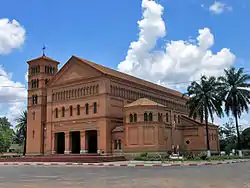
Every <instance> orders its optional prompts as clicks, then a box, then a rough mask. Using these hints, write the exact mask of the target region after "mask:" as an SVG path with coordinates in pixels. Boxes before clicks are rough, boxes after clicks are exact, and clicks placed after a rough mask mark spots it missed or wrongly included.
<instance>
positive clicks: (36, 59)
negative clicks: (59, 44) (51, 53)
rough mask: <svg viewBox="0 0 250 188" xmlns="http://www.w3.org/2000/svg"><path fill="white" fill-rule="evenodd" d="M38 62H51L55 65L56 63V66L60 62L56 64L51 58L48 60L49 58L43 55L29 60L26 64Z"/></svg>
mask: <svg viewBox="0 0 250 188" xmlns="http://www.w3.org/2000/svg"><path fill="white" fill-rule="evenodd" d="M38 60H46V61H53V62H55V63H57V64H59V63H60V62H58V61H56V60H54V59H51V58H49V57H47V56H45V55H43V56H40V57H38V58H35V59H31V60H29V61H27V63H30V62H33V61H38Z"/></svg>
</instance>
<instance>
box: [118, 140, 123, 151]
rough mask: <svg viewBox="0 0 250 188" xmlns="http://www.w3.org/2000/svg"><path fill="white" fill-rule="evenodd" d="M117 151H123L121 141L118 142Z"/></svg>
mask: <svg viewBox="0 0 250 188" xmlns="http://www.w3.org/2000/svg"><path fill="white" fill-rule="evenodd" d="M117 149H119V150H121V149H122V142H121V140H118V142H117Z"/></svg>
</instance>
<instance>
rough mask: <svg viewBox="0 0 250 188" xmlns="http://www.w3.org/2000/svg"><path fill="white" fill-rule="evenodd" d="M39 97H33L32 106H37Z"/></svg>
mask: <svg viewBox="0 0 250 188" xmlns="http://www.w3.org/2000/svg"><path fill="white" fill-rule="evenodd" d="M37 102H38V101H37V95H33V96H32V104H37Z"/></svg>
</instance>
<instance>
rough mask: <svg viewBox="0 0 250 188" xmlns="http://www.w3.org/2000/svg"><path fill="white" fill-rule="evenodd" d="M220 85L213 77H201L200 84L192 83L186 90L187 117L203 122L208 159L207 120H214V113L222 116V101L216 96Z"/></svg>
mask: <svg viewBox="0 0 250 188" xmlns="http://www.w3.org/2000/svg"><path fill="white" fill-rule="evenodd" d="M218 91H220V84H219V83H218V82H217V80H216V78H215V77H209V78H207V77H206V76H202V77H201V78H200V83H198V82H196V81H194V82H192V83H191V85H190V86H188V88H187V93H186V94H185V95H188V96H189V100H188V101H187V105H188V107H189V117H192V118H194V119H196V118H199V119H200V121H201V122H203V121H204V120H205V124H206V137H207V155H208V157H210V155H211V153H210V144H209V135H208V119H209V118H211V120H212V121H213V120H214V113H215V114H216V115H217V116H218V117H221V116H223V109H222V100H221V96H220V95H218Z"/></svg>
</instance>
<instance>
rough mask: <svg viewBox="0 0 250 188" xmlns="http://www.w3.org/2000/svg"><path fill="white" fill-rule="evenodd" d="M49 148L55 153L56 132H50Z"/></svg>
mask: <svg viewBox="0 0 250 188" xmlns="http://www.w3.org/2000/svg"><path fill="white" fill-rule="evenodd" d="M51 142H52V143H51V145H52V146H51V150H52V154H55V153H56V134H55V133H53V134H52V141H51Z"/></svg>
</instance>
